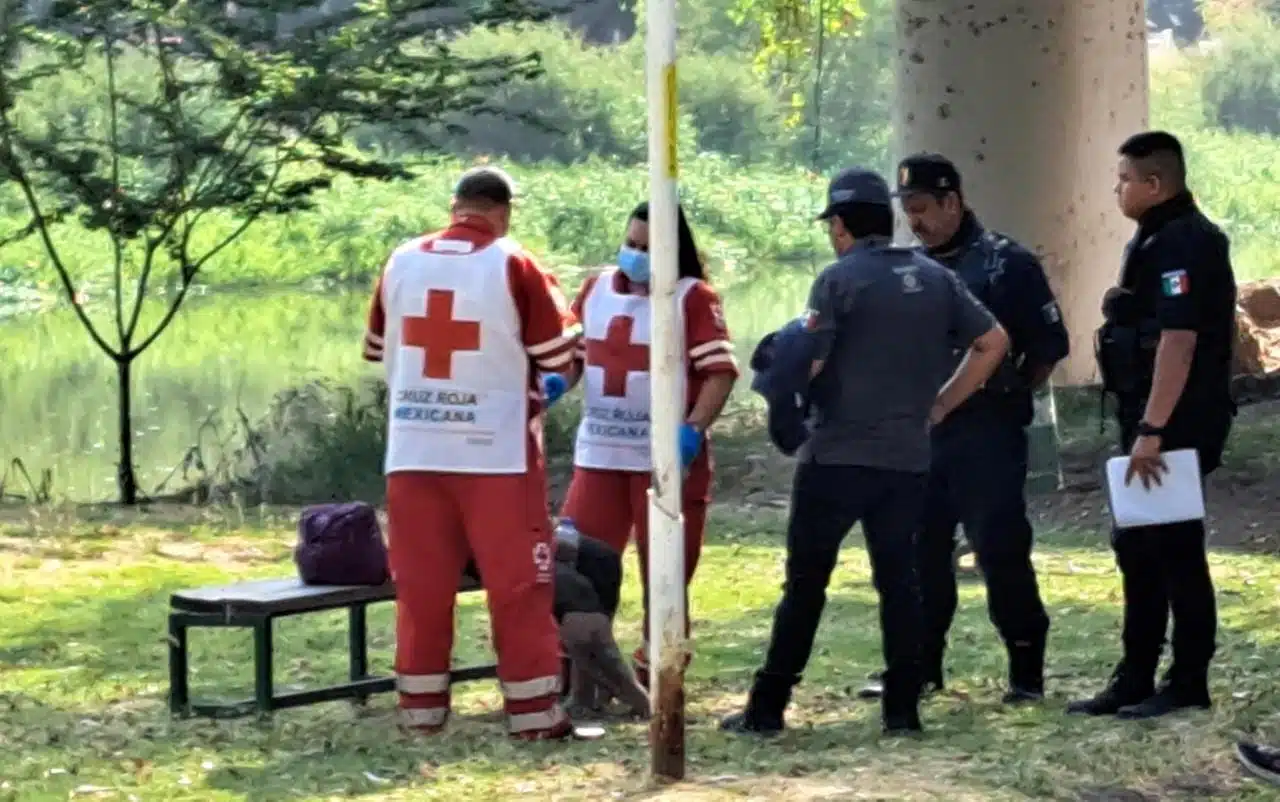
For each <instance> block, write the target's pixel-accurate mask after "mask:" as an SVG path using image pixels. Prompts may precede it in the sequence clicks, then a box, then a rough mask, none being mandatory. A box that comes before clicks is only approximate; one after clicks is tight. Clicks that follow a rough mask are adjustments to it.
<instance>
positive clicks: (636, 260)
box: [618, 245, 649, 284]
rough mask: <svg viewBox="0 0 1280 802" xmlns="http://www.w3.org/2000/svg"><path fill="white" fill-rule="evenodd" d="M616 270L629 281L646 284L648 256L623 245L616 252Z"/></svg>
mask: <svg viewBox="0 0 1280 802" xmlns="http://www.w3.org/2000/svg"><path fill="white" fill-rule="evenodd" d="M618 269H619V270H621V271H622V275H624V276H626V277H627V278H628V279H630V280H631V281H634V282H635V283H637V284H648V283H649V254H647V253H645V252H644V251H638V250H636V249H635V248H628V247H626V246H625V245H624V246H623V247H622V249H621V250H619V251H618Z"/></svg>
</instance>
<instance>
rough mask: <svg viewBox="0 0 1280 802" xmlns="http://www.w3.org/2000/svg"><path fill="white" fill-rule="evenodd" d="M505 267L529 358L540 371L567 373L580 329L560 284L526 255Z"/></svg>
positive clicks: (517, 257)
mask: <svg viewBox="0 0 1280 802" xmlns="http://www.w3.org/2000/svg"><path fill="white" fill-rule="evenodd" d="M507 268H508V277H509V279H510V281H511V294H512V297H513V298H514V299H515V302H516V309H517V310H519V313H520V334H521V338H522V339H523V341H524V347H525V350H526V351H527V352H528V354H529V359H530V360H532V362H533V364H534V366H535V367H536V368H537V369H538V370H539V371H543V372H546V373H563V372H564V371H567V370H568V369H569V368H570V366H571V365H572V364H573V358H574V354H575V352H576V349H577V347H578V342H579V340H580V339H581V338H582V329H581V327H580V326H579V325H578V318H577V316H576V315H575V314H574V313H573V311H572V310H571V309H570V308H569V302H568V301H567V300H566V299H565V296H564V292H562V291H561V289H560V282H559V281H557V280H556V277H555V276H554V275H552V274H551V273H550V272H548V271H546V270H544V269H543V268H542V267H541V266H540V265H539V264H538V263H537V262H536V261H534V259H533V257H532V256H530V255H528V254H526V253H519V254H515V255H513V256H512V257H511V258H510V259H509V260H508V262H507Z"/></svg>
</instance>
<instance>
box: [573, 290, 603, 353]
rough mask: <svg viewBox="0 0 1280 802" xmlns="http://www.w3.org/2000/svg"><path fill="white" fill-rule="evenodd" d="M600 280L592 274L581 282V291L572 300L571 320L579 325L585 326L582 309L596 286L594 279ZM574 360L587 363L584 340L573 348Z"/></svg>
mask: <svg viewBox="0 0 1280 802" xmlns="http://www.w3.org/2000/svg"><path fill="white" fill-rule="evenodd" d="M598 278H600V274H599V273H592V274H590V275H588V276H587V277H586V279H585V280H584V281H583V282H582V289H580V290H578V294H577V295H576V296H574V298H573V306H572V307H570V311H571V312H572V313H573V319H574V320H576V321H578V323H579V325H585V323H586V319H585V318H584V317H583V315H584V314H585V313H584V308H585V307H586V305H587V296H588V295H590V294H591V288H592V287H594V286H596V279H598ZM573 356H574V359H576V360H577V361H578V362H582V363H585V362H586V361H587V341H586V339H585V338H579V340H578V345H577V347H576V348H574V352H573Z"/></svg>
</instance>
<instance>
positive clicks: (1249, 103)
mask: <svg viewBox="0 0 1280 802" xmlns="http://www.w3.org/2000/svg"><path fill="white" fill-rule="evenodd" d="M1207 66H1208V70H1207V74H1206V75H1205V78H1204V97H1205V101H1206V102H1207V103H1208V105H1209V107H1210V109H1211V110H1212V113H1213V115H1214V117H1215V118H1216V122H1217V123H1218V124H1219V125H1221V126H1222V127H1224V128H1227V129H1240V130H1245V131H1252V132H1254V133H1260V134H1271V135H1273V136H1274V135H1280V27H1278V26H1277V24H1276V23H1275V22H1272V21H1271V20H1270V19H1268V18H1266V17H1263V16H1262V15H1256V16H1255V17H1253V23H1252V24H1250V25H1248V26H1240V27H1237V28H1235V29H1233V30H1231V31H1230V32H1228V33H1227V34H1226V35H1224V36H1223V37H1222V38H1221V40H1220V43H1219V46H1218V48H1217V49H1216V50H1215V51H1214V53H1213V56H1212V58H1210V59H1209V62H1208V65H1207Z"/></svg>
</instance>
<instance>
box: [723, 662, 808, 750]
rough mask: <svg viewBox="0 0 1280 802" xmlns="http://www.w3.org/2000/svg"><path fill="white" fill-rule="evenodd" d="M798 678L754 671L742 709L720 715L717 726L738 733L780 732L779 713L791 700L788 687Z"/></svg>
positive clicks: (784, 726) (781, 721)
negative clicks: (738, 711)
mask: <svg viewBox="0 0 1280 802" xmlns="http://www.w3.org/2000/svg"><path fill="white" fill-rule="evenodd" d="M799 681H800V678H799V677H783V676H779V675H777V674H766V673H764V672H763V671H760V672H757V673H756V681H755V684H754V685H752V687H751V694H750V695H749V696H748V697H747V707H746V709H745V710H743V711H742V712H741V713H734V714H733V715H731V716H726V717H725V718H724V719H722V720H721V721H720V729H721V730H723V731H725V732H732V733H738V734H746V733H751V734H754V735H766V736H767V735H777V734H778V733H780V732H782V731H783V730H784V729H785V728H786V724H785V722H784V721H783V713H784V711H785V710H786V709H787V705H788V704H789V703H790V702H791V689H792V688H793V687H794V686H795V685H796V683H798V682H799Z"/></svg>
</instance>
